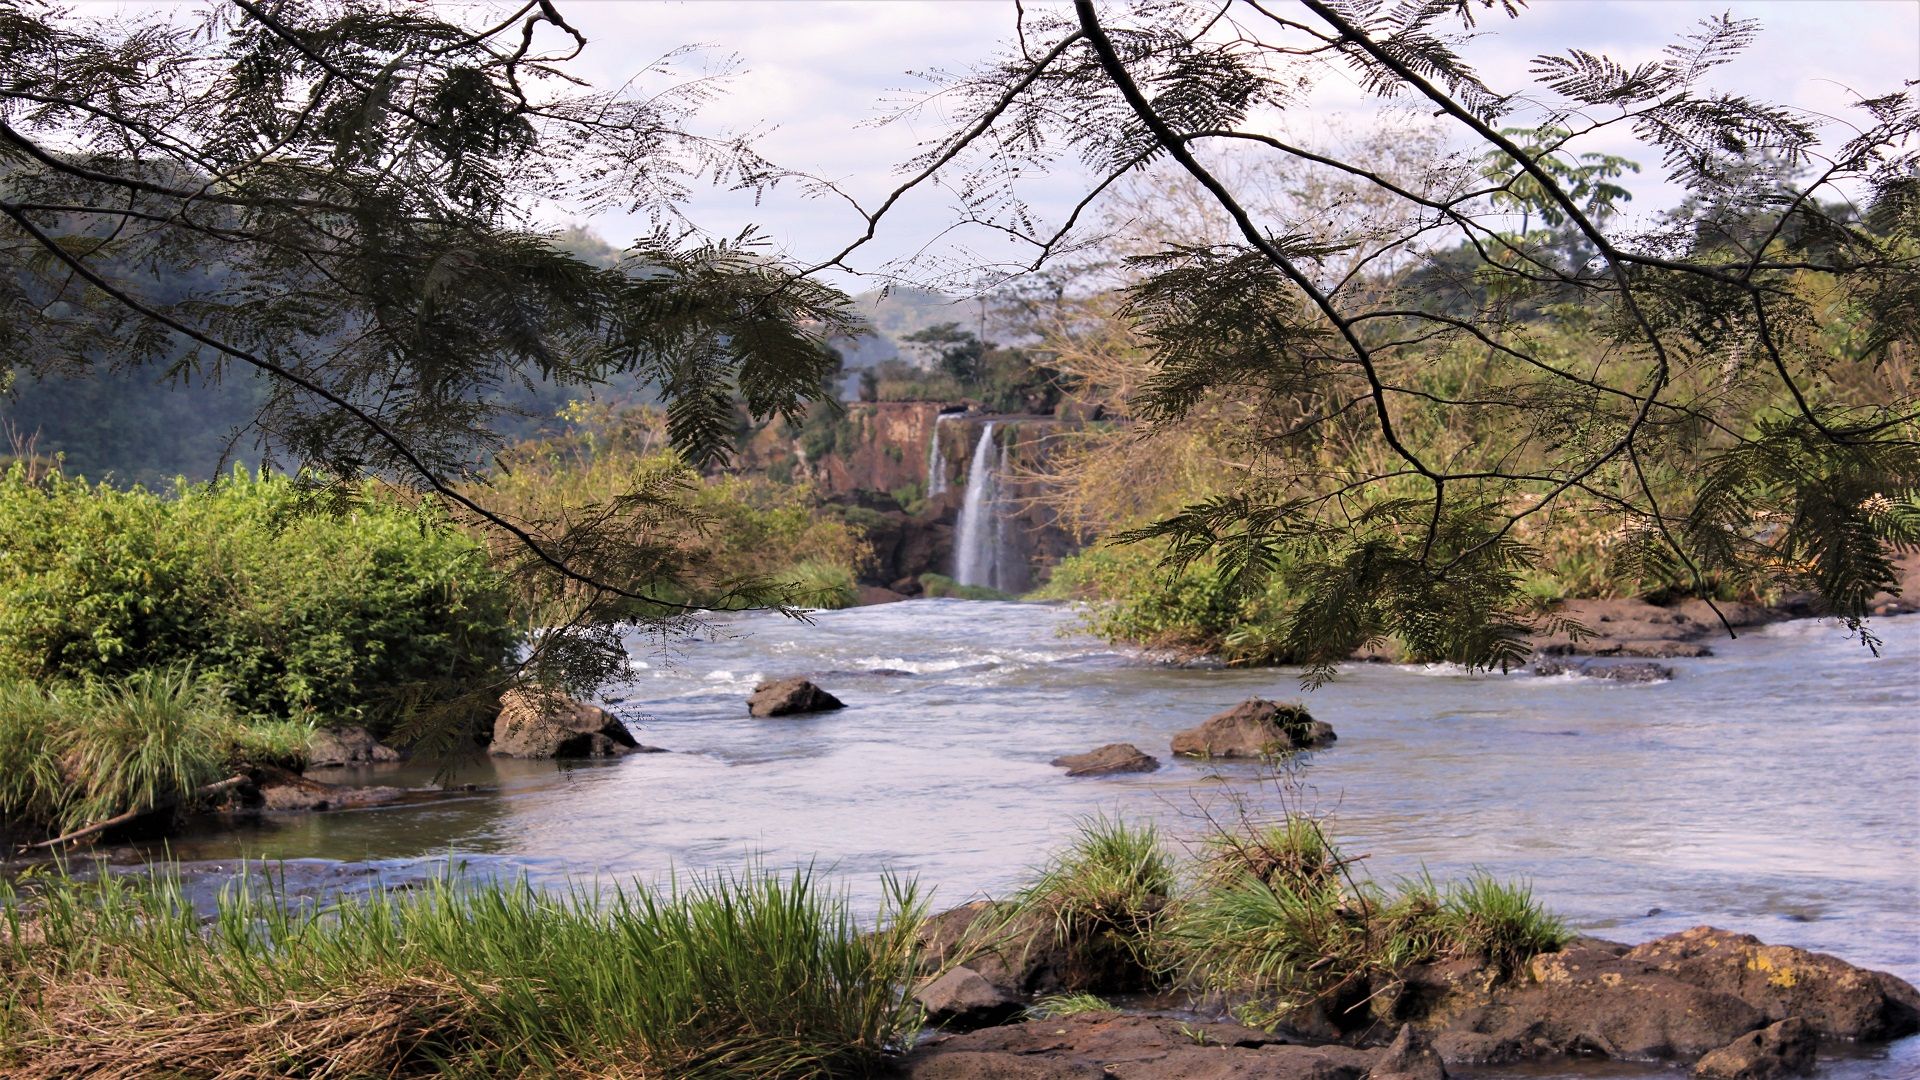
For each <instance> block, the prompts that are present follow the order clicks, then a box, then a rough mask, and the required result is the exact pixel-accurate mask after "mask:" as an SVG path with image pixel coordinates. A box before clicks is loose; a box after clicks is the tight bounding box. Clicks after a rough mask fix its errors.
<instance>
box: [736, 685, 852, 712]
mask: <svg viewBox="0 0 1920 1080" xmlns="http://www.w3.org/2000/svg"><path fill="white" fill-rule="evenodd" d="M844 708H846V703H845V702H843V701H841V700H840V699H839V698H837V697H834V696H833V695H832V694H829V693H827V692H826V691H825V690H822V689H820V688H819V687H817V686H815V685H813V684H812V683H810V682H808V681H807V680H805V679H774V680H771V681H769V682H763V683H761V684H760V685H759V686H756V687H754V688H753V696H752V697H750V698H748V699H747V712H748V713H749V714H750V715H753V716H794V715H798V714H800V713H813V712H826V711H827V710H829V709H844Z"/></svg>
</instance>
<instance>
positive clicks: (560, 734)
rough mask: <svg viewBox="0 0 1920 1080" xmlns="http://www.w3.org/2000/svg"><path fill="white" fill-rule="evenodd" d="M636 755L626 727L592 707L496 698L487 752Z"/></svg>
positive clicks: (517, 695) (530, 696)
mask: <svg viewBox="0 0 1920 1080" xmlns="http://www.w3.org/2000/svg"><path fill="white" fill-rule="evenodd" d="M638 749H641V747H640V744H639V743H638V742H637V741H636V740H635V739H634V737H633V734H632V733H631V732H629V731H628V730H627V726H626V725H625V724H623V723H621V722H620V721H619V719H618V718H617V717H615V716H614V715H613V714H612V713H610V712H608V711H607V710H605V709H603V708H601V707H599V706H598V705H588V704H586V703H584V702H579V701H574V700H573V699H571V698H566V697H561V696H559V695H557V694H554V695H541V694H536V693H533V692H531V691H527V690H510V691H508V692H507V693H506V694H505V695H503V696H502V697H501V698H500V715H499V716H498V717H496V718H495V719H494V721H493V745H492V746H491V747H489V748H488V752H489V753H491V754H494V755H496V756H498V757H516V758H596V757H618V756H620V755H622V754H627V753H632V752H633V751H635V750H638Z"/></svg>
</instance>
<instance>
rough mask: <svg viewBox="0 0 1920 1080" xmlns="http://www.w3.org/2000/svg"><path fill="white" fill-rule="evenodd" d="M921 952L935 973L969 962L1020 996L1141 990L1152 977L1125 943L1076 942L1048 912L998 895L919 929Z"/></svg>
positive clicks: (1099, 937) (1103, 939) (1103, 938)
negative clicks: (1002, 899)
mask: <svg viewBox="0 0 1920 1080" xmlns="http://www.w3.org/2000/svg"><path fill="white" fill-rule="evenodd" d="M920 956H921V962H922V964H923V965H924V970H925V971H926V972H927V973H928V974H938V973H941V972H944V971H947V970H949V969H951V968H953V967H955V966H965V967H967V968H969V969H971V970H972V971H974V972H975V973H977V974H978V975H979V976H980V977H981V978H982V979H984V980H986V982H987V983H988V984H989V985H991V986H993V987H995V988H996V989H998V990H999V991H1000V993H1002V994H1004V995H1005V996H1007V997H1008V998H1010V999H1016V1000H1021V1001H1030V1000H1032V999H1034V998H1036V997H1040V996H1042V995H1046V994H1053V993H1059V992H1063V991H1077V990H1088V991H1092V992H1095V993H1121V992H1126V991H1132V990H1141V989H1145V988H1146V985H1147V984H1148V982H1149V981H1150V975H1149V973H1148V972H1147V971H1146V969H1144V968H1143V967H1141V965H1140V959H1139V957H1138V956H1136V955H1135V954H1134V951H1133V950H1132V949H1130V948H1128V947H1127V946H1126V944H1125V943H1123V942H1120V941H1116V940H1114V939H1112V938H1110V937H1109V936H1107V935H1104V934H1093V935H1089V936H1088V937H1085V938H1082V939H1081V940H1079V941H1077V942H1070V941H1068V940H1067V939H1065V938H1063V937H1062V935H1061V933H1060V927H1059V925H1058V924H1057V923H1056V922H1055V921H1054V919H1053V917H1052V916H1051V915H1048V914H1047V913H1046V912H1044V911H1031V910H1029V911H1022V910H1020V909H1019V907H1017V906H1016V905H1013V904H1009V903H1005V902H1000V901H993V900H976V901H974V902H973V903H970V904H963V905H961V906H960V907H957V908H954V909H953V910H951V911H945V912H942V913H940V914H938V915H935V916H933V917H932V918H930V919H928V920H927V921H926V924H925V925H924V926H922V927H921V930H920Z"/></svg>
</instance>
